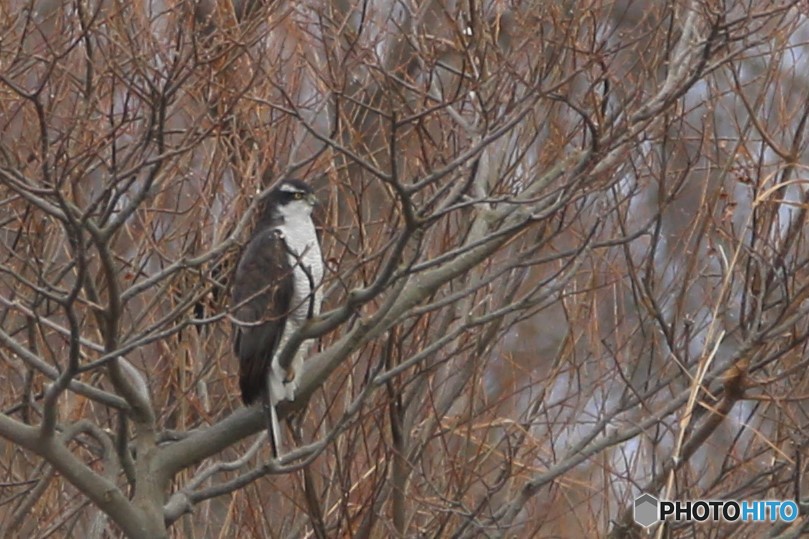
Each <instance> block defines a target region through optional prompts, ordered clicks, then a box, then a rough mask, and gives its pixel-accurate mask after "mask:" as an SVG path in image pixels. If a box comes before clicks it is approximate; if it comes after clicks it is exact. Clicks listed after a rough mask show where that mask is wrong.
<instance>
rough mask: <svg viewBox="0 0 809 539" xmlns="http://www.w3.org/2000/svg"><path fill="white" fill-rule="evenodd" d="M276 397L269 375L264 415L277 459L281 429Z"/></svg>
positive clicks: (271, 445) (273, 454) (273, 455)
mask: <svg viewBox="0 0 809 539" xmlns="http://www.w3.org/2000/svg"><path fill="white" fill-rule="evenodd" d="M274 400H275V399H273V396H272V383H271V382H270V377H269V376H268V377H267V391H264V416H265V417H266V419H267V434H268V435H269V437H270V449H271V451H272V457H273V458H274V459H277V458H278V456H279V454H280V453H281V429H280V428H279V426H278V412H277V411H276V410H275V402H274Z"/></svg>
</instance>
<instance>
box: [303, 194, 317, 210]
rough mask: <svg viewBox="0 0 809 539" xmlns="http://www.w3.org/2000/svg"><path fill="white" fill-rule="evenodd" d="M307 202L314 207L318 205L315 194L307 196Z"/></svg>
mask: <svg viewBox="0 0 809 539" xmlns="http://www.w3.org/2000/svg"><path fill="white" fill-rule="evenodd" d="M306 200H307V201H308V202H309V204H311V205H312V206H313V207H314V206H317V205H318V200H317V196H316V195H315V194H314V193H310V194H308V195H306Z"/></svg>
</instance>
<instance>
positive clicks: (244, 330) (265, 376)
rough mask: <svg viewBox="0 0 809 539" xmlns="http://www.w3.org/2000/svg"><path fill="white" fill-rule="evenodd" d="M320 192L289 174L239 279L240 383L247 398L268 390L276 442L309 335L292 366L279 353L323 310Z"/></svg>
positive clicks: (273, 195) (268, 206)
mask: <svg viewBox="0 0 809 539" xmlns="http://www.w3.org/2000/svg"><path fill="white" fill-rule="evenodd" d="M316 202H317V199H316V197H315V195H314V193H313V192H312V189H311V188H310V187H309V186H308V185H307V184H305V183H303V182H301V181H300V180H293V179H289V180H284V181H282V182H281V183H279V184H278V186H276V187H275V188H274V189H273V190H272V191H271V192H270V193H269V195H268V196H267V199H266V200H265V202H264V209H263V212H262V214H261V217H260V218H259V221H258V224H257V225H256V227H255V230H254V231H253V235H252V237H251V238H250V241H249V242H248V243H247V246H246V247H245V249H244V252H243V254H242V257H241V259H240V260H239V264H238V265H237V266H236V275H235V276H234V280H233V302H232V306H233V309H234V313H233V314H234V328H233V329H234V331H233V350H234V352H235V354H236V357H238V358H239V386H240V388H241V391H242V399H243V400H244V403H245V405H250V404H253V403H254V402H255V401H256V400H257V399H259V398H262V401H263V403H264V406H265V408H266V411H267V413H268V420H269V422H270V424H269V427H268V431H269V433H270V437H271V442H272V449H273V453H274V454H275V456H276V457H277V456H278V451H279V445H280V432H279V428H278V418H277V415H276V412H275V405H276V404H277V403H278V402H279V401H281V400H294V399H295V390H296V389H297V387H298V380H299V377H300V375H301V373H302V371H303V360H304V358H305V357H306V356H307V354H308V352H309V345H310V343H308V342H304V343H303V344H302V345H301V346H300V348H299V349H298V351H297V352H296V354H295V356H294V357H293V359H292V361H291V362H290V363H289V365H288V368H284V367H285V366H283V365H280V364H279V362H278V355H279V354H280V353H281V351H282V350H283V348H284V345H285V344H286V342H287V341H288V340H289V337H290V336H291V335H292V334H293V333H294V332H295V331H296V330H298V329H299V328H300V327H301V326H303V325H304V324H305V323H306V322H307V320H309V319H311V318H312V317H314V316H317V315H318V314H319V313H320V303H321V290H320V283H321V281H322V279H323V258H322V255H321V252H320V243H319V241H318V238H317V234H316V233H315V225H314V223H313V222H312V210H313V208H314V206H315V204H316Z"/></svg>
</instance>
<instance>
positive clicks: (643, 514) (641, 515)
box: [635, 493, 660, 528]
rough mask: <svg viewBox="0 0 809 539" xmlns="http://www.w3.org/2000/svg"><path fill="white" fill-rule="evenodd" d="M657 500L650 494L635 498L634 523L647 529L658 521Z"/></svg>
mask: <svg viewBox="0 0 809 539" xmlns="http://www.w3.org/2000/svg"><path fill="white" fill-rule="evenodd" d="M658 503H659V502H658V501H657V498H655V497H654V496H652V495H651V494H647V493H644V494H641V495H640V496H638V497H637V498H635V522H637V523H638V524H640V525H641V526H643V527H644V528H648V527H649V526H651V525H652V524H654V523H655V522H657V521H658V520H660V519H659V518H658V516H657V505H658Z"/></svg>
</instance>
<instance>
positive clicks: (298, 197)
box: [292, 193, 303, 200]
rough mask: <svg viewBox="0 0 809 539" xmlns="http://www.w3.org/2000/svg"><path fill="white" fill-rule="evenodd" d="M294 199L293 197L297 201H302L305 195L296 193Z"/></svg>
mask: <svg viewBox="0 0 809 539" xmlns="http://www.w3.org/2000/svg"><path fill="white" fill-rule="evenodd" d="M292 197H293V198H294V199H295V200H300V199H302V198H303V193H295V194H294V195H292Z"/></svg>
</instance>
